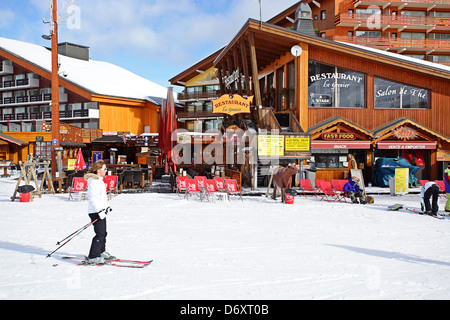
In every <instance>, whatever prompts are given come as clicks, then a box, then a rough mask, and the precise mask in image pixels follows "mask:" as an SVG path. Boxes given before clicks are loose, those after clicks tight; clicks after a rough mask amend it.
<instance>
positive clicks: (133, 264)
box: [62, 256, 153, 268]
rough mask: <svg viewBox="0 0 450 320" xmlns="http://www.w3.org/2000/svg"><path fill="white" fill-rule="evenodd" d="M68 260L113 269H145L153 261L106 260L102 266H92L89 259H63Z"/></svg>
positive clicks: (88, 265)
mask: <svg viewBox="0 0 450 320" xmlns="http://www.w3.org/2000/svg"><path fill="white" fill-rule="evenodd" d="M62 258H63V259H66V260H76V261H80V263H79V264H77V265H78V266H85V267H92V266H94V267H95V266H97V267H101V266H112V267H121V268H145V267H147V266H149V265H150V264H151V263H152V261H153V260H149V261H141V260H127V259H114V260H105V263H102V264H92V263H89V262H88V258H87V257H69V256H65V257H62Z"/></svg>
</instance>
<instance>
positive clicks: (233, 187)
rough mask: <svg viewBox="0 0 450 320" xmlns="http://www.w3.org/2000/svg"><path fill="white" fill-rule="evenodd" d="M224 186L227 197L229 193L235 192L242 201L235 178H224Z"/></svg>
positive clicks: (233, 193) (240, 191)
mask: <svg viewBox="0 0 450 320" xmlns="http://www.w3.org/2000/svg"><path fill="white" fill-rule="evenodd" d="M225 187H226V188H227V194H228V199H230V195H235V194H237V195H239V198H240V199H241V201H244V200H243V199H242V190H239V188H238V186H237V180H236V179H225Z"/></svg>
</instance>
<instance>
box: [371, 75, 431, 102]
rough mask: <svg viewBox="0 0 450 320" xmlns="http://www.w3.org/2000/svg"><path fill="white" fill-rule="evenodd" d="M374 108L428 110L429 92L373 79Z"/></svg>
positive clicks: (380, 79)
mask: <svg viewBox="0 0 450 320" xmlns="http://www.w3.org/2000/svg"><path fill="white" fill-rule="evenodd" d="M374 85H375V88H374V99H375V104H374V106H375V108H387V109H409V108H415V109H428V108H429V107H430V104H429V97H430V94H429V90H427V89H423V88H418V87H413V86H409V85H406V84H403V83H399V82H394V81H390V80H386V79H383V78H377V77H375V78H374Z"/></svg>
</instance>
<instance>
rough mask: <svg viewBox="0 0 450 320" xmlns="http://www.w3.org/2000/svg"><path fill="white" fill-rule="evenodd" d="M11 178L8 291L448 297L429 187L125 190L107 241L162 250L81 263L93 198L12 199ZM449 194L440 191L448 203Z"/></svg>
mask: <svg viewBox="0 0 450 320" xmlns="http://www.w3.org/2000/svg"><path fill="white" fill-rule="evenodd" d="M15 184H16V181H15V180H13V179H9V178H8V179H5V178H2V179H0V299H167V300H170V299H177V300H178V299H193V300H197V299H208V300H209V299H217V300H224V299H238V300H241V299H245V300H247V299H274V300H278V299H286V300H291V299H449V298H450V232H449V227H450V221H449V220H437V219H433V218H431V217H428V216H421V215H418V214H414V213H408V212H406V211H397V212H390V211H387V210H386V206H385V205H388V204H394V203H403V204H406V205H409V206H411V207H416V208H417V207H418V195H416V194H415V195H413V194H410V195H407V196H402V197H391V196H389V195H376V196H375V204H372V205H365V206H363V205H354V204H348V203H347V204H343V203H327V202H324V201H319V200H317V199H314V198H309V199H305V198H304V197H296V198H295V203H294V204H293V205H286V204H282V203H280V201H277V202H275V201H273V200H271V199H269V198H266V197H264V196H262V197H259V196H258V197H256V196H252V197H244V201H243V202H241V201H239V200H237V199H236V198H234V199H231V201H229V202H221V201H218V202H216V203H209V202H205V201H204V202H200V201H197V200H194V201H189V202H188V201H186V200H183V199H180V198H178V197H177V196H176V195H175V194H156V193H147V194H120V195H118V196H117V197H115V198H114V199H113V200H112V201H111V206H112V207H113V208H114V211H113V212H112V213H111V214H110V216H109V217H108V233H109V234H108V242H107V249H108V251H110V252H111V253H112V254H114V255H117V256H119V257H121V258H129V259H136V260H137V259H139V260H145V259H153V260H154V261H153V263H152V264H151V265H150V266H149V267H147V268H144V269H127V268H116V267H111V266H103V267H78V266H76V265H75V262H73V261H67V260H62V259H61V257H62V256H64V255H78V256H82V255H85V254H87V253H88V250H89V246H90V242H91V238H92V237H93V229H92V228H90V229H87V230H86V231H84V232H83V233H82V234H81V235H80V236H79V237H77V238H75V239H74V240H72V241H71V242H69V243H68V244H67V245H66V246H64V247H63V248H62V249H61V250H60V251H58V252H56V253H55V254H54V255H53V256H52V257H50V258H46V255H47V254H48V253H49V252H51V251H53V250H54V249H55V248H56V245H55V243H56V242H57V241H58V240H61V239H62V238H64V237H65V236H67V235H69V234H70V233H72V232H73V231H75V230H76V229H78V228H80V227H81V226H83V225H85V224H86V223H88V222H89V220H88V217H87V213H86V210H87V202H86V201H82V202H78V201H73V200H72V201H68V200H67V199H68V195H67V194H56V195H44V196H42V198H38V197H37V198H35V200H34V201H33V202H29V203H20V202H19V201H18V200H16V201H15V202H11V201H10V197H11V195H12V192H13V189H14V187H15ZM443 206H444V200H443V199H441V200H440V207H441V210H442V209H443Z"/></svg>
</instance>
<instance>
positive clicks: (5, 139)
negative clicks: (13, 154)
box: [0, 132, 28, 147]
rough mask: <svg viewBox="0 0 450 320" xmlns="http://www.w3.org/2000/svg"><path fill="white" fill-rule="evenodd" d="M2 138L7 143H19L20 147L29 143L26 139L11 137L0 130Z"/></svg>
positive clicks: (0, 138) (0, 137)
mask: <svg viewBox="0 0 450 320" xmlns="http://www.w3.org/2000/svg"><path fill="white" fill-rule="evenodd" d="M0 140H3V141H6V142H7V143H12V144H15V145H18V146H20V147H22V146H27V145H28V143H26V142H24V141H21V140H19V139H15V138H13V137H10V136H7V135H6V134H4V133H3V132H0Z"/></svg>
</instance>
